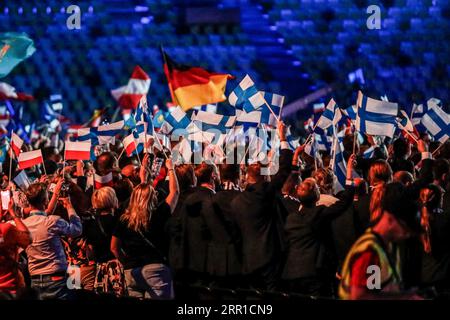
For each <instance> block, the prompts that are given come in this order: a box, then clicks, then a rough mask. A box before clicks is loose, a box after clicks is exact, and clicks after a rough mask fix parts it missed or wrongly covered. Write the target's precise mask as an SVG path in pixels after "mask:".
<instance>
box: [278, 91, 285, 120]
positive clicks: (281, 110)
mask: <svg viewBox="0 0 450 320" xmlns="http://www.w3.org/2000/svg"><path fill="white" fill-rule="evenodd" d="M283 107H284V96H283V99H282V101H281V107H280V113H279V114H278V119H281V115H282V114H283Z"/></svg>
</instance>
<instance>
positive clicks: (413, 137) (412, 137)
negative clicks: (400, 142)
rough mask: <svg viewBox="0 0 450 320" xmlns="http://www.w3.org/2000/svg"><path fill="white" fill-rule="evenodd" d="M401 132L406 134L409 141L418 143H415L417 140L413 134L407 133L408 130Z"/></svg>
mask: <svg viewBox="0 0 450 320" xmlns="http://www.w3.org/2000/svg"><path fill="white" fill-rule="evenodd" d="M403 131H404V132H406V134H407V135H408V136H410V137H411V139H413V140H414V142H415V143H417V142H418V141H417V138H416V137H415V136H414V135H413V134H411V133H410V132H408V130H403Z"/></svg>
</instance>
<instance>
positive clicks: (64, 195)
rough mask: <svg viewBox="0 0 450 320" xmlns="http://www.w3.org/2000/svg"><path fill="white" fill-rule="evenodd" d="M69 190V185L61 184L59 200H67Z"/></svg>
mask: <svg viewBox="0 0 450 320" xmlns="http://www.w3.org/2000/svg"><path fill="white" fill-rule="evenodd" d="M69 189H70V185H69V184H68V183H63V184H62V186H61V192H60V193H59V196H60V197H61V198H67V196H68V191H69Z"/></svg>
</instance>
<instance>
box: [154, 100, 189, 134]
mask: <svg viewBox="0 0 450 320" xmlns="http://www.w3.org/2000/svg"><path fill="white" fill-rule="evenodd" d="M190 124H191V119H189V117H188V116H187V114H186V112H184V111H183V109H181V107H180V106H177V107H176V108H174V109H173V110H172V111H170V112H169V113H167V115H166V118H165V119H164V123H163V124H162V125H161V129H160V132H161V133H164V134H171V133H172V132H173V131H175V130H177V129H183V130H186V129H187V127H188V126H189V125H190Z"/></svg>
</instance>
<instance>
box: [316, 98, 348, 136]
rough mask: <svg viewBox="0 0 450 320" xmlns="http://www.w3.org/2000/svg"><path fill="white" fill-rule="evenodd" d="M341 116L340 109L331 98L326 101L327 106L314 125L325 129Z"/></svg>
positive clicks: (336, 121)
mask: <svg viewBox="0 0 450 320" xmlns="http://www.w3.org/2000/svg"><path fill="white" fill-rule="evenodd" d="M341 118H342V114H341V110H340V109H339V108H338V106H337V105H336V102H335V101H334V99H333V98H332V99H331V100H330V102H328V105H327V107H326V108H325V110H324V111H323V113H322V115H321V116H320V118H319V120H317V123H316V127H319V128H321V129H322V130H326V129H328V128H329V127H331V126H332V125H336V124H337V123H338V122H339V121H340V120H341Z"/></svg>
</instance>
